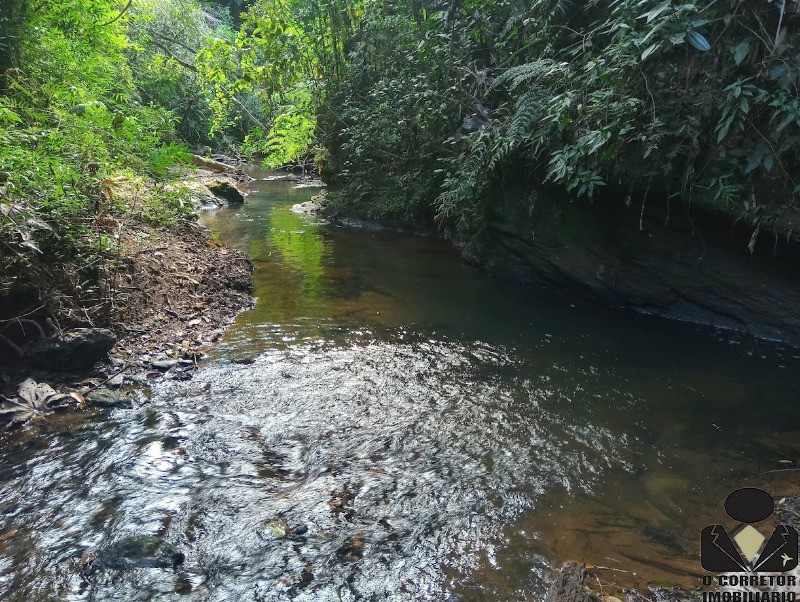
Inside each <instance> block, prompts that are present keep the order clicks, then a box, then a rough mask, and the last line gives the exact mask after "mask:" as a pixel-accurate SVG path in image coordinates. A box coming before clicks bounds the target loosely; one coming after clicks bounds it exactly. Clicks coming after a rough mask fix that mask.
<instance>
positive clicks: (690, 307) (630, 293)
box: [464, 191, 800, 346]
mask: <svg viewBox="0 0 800 602" xmlns="http://www.w3.org/2000/svg"><path fill="white" fill-rule="evenodd" d="M513 194H514V193H513V192H511V191H509V192H508V193H507V197H508V198H511V197H512V196H513ZM634 205H635V204H633V205H629V206H626V205H625V203H623V202H621V201H620V202H601V201H596V202H595V203H590V202H578V201H575V202H569V200H568V199H558V198H553V197H548V196H547V194H546V193H542V194H540V196H539V198H537V200H536V202H535V204H534V205H533V208H532V210H531V211H530V213H524V214H520V213H514V212H512V210H511V209H510V207H513V206H515V205H514V204H512V203H510V202H508V203H503V202H500V203H498V206H497V212H496V215H495V217H494V219H492V220H491V221H490V224H489V226H488V227H487V228H486V230H485V231H484V232H482V233H480V234H479V235H477V236H475V237H474V238H472V239H471V240H470V241H469V242H468V243H467V244H466V246H465V248H464V257H465V258H466V259H467V260H468V261H471V262H473V263H476V264H480V265H482V266H485V267H486V268H487V269H488V270H490V271H491V272H492V273H494V274H497V275H499V276H503V277H508V278H512V279H515V280H519V281H522V282H525V283H528V284H532V285H534V286H540V287H541V286H544V287H551V288H554V289H558V290H564V291H567V292H569V293H572V294H579V295H582V296H588V297H591V298H594V299H596V300H599V301H600V302H602V303H605V304H608V305H611V306H615V307H623V308H627V309H631V310H634V311H637V312H641V313H646V314H653V315H657V316H663V317H666V318H671V319H676V320H682V321H686V322H691V323H697V324H703V325H708V326H713V327H718V328H724V329H730V330H735V331H739V332H743V333H747V334H751V335H754V336H756V337H759V338H764V339H768V340H775V341H781V342H786V343H789V344H792V345H794V346H798V345H800V272H798V268H797V266H798V262H797V261H796V259H797V258H798V256H800V247H798V245H797V243H796V242H794V241H793V240H791V239H790V240H789V241H787V240H785V237H784V238H783V239H781V240H778V239H777V238H776V236H775V235H773V234H771V233H768V232H766V231H764V232H761V233H760V234H759V235H757V236H756V237H755V238H753V231H754V229H753V227H751V226H750V225H749V224H746V223H741V222H735V221H734V220H732V219H731V218H730V216H724V215H713V214H710V213H706V212H704V211H702V210H700V209H698V208H691V210H689V209H688V208H687V207H685V206H684V205H682V204H681V202H680V201H673V202H672V204H671V205H670V204H668V203H659V204H657V203H655V202H652V203H651V204H650V205H649V206H647V205H646V206H645V207H644V209H643V208H642V207H641V206H634ZM753 240H754V241H755V242H753V251H754V252H753V253H752V254H751V252H750V250H749V249H748V245H749V244H750V243H751V242H752V241H753Z"/></svg>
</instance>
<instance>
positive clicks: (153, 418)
mask: <svg viewBox="0 0 800 602" xmlns="http://www.w3.org/2000/svg"><path fill="white" fill-rule="evenodd" d="M255 174H256V175H257V176H258V177H259V178H260V179H259V180H258V181H256V182H254V183H253V184H252V186H251V191H252V194H251V196H250V197H249V199H248V202H247V203H246V204H245V205H243V206H239V207H231V208H227V209H223V210H220V211H218V212H216V213H214V214H212V215H209V216H206V218H205V219H204V221H205V223H206V224H207V225H208V226H209V227H210V228H211V229H212V230H213V231H214V232H215V236H217V237H218V238H219V240H221V241H223V242H224V243H226V244H228V245H231V246H236V247H239V248H241V249H243V250H245V251H247V252H248V253H249V254H250V255H251V257H252V258H253V260H254V263H255V268H256V271H255V285H256V294H257V296H258V304H257V305H256V307H255V308H254V309H253V310H252V311H250V312H247V313H245V314H242V315H241V316H240V318H239V319H238V321H237V323H236V325H235V326H234V327H233V328H232V329H231V330H230V331H229V332H228V333H227V334H226V336H225V338H224V339H223V341H222V342H221V344H220V345H219V346H218V347H217V348H216V349H214V350H213V351H212V352H211V355H210V357H209V359H208V360H207V361H206V362H205V363H204V365H203V366H202V367H201V369H200V370H199V371H198V372H197V374H196V375H195V377H194V379H193V380H191V381H189V382H170V383H165V384H162V385H158V386H156V387H154V389H153V392H152V395H151V397H150V399H149V400H145V399H143V398H142V399H141V400H140V402H139V403H137V404H136V407H134V408H133V409H116V410H113V411H109V412H106V413H104V414H99V415H95V416H93V417H90V418H86V417H84V416H81V415H71V416H69V417H62V418H59V419H57V420H53V421H51V422H47V423H45V424H42V425H39V426H37V427H36V428H35V429H29V430H27V431H25V432H23V433H18V434H16V435H14V436H13V437H11V438H9V439H7V440H5V441H3V443H2V449H0V513H2V514H1V515H0V599H3V600H15V601H16V600H20V601H22V600H24V601H38V600H71V601H79V600H87V601H89V600H97V601H105V600H124V601H133V600H136V601H138V600H142V601H144V600H164V601H166V600H210V601H234V602H238V601H262V600H263V601H267V600H270V601H271V600H290V599H294V600H307V601H312V600H313V601H327V600H337V601H338V600H375V601H378V600H398V601H399V600H432V601H439V600H464V601H472V600H475V601H478V600H538V599H540V598H541V596H542V594H543V593H544V591H545V589H546V586H547V579H548V578H549V576H551V574H552V573H551V572H549V569H550V568H552V567H557V566H558V565H559V564H560V563H561V562H563V561H565V560H570V559H572V560H580V561H586V562H589V563H592V564H595V565H601V566H604V567H608V569H606V570H604V571H602V574H603V575H604V579H607V581H608V583H612V582H613V583H619V584H624V585H639V586H641V587H644V586H646V585H647V584H648V583H649V584H673V583H674V584H679V585H684V586H691V585H694V584H696V576H697V575H698V574H699V573H700V571H701V569H700V566H699V562H698V550H699V541H698V539H699V532H700V530H701V529H702V527H703V526H705V525H707V524H712V523H715V522H724V520H721V519H722V518H723V514H724V513H723V510H722V500H723V499H724V497H725V496H726V495H727V493H728V492H729V491H731V490H732V489H734V488H736V487H739V486H742V485H744V484H758V485H760V486H764V487H766V488H768V489H770V490H771V491H772V493H774V494H775V495H783V494H787V493H794V492H796V491H797V490H798V488H800V485H799V484H798V483H797V478H796V476H795V475H796V474H797V473H794V472H768V471H775V470H778V469H781V468H783V467H785V466H787V465H786V464H785V463H784V464H782V463H781V460H791V461H794V460H796V459H797V458H798V455H797V447H798V445H797V442H798V440H800V438H799V437H800V403H798V401H797V400H798V393H800V379H798V376H797V371H798V368H799V367H800V357H799V356H798V354H797V352H796V351H785V350H781V349H778V348H775V347H773V346H770V345H767V344H762V343H756V342H753V341H750V340H748V339H741V338H739V337H738V336H735V335H732V334H730V333H713V332H710V331H708V330H701V329H698V328H695V327H693V326H690V325H684V324H679V323H673V322H667V321H662V320H659V319H655V318H649V317H646V316H638V315H632V314H630V313H626V312H618V311H615V310H610V309H605V308H600V307H597V306H594V305H592V304H590V303H587V302H584V301H581V300H576V299H565V298H560V297H558V296H552V295H546V294H542V293H540V292H537V291H535V290H530V289H525V288H521V287H518V286H515V285H512V284H507V283H502V282H497V281H494V280H492V279H490V278H489V277H488V276H486V275H485V274H483V273H481V272H479V271H476V270H474V269H473V268H471V267H469V266H467V265H465V264H464V263H462V261H461V260H460V258H459V253H458V251H457V250H456V249H455V248H454V247H453V246H452V245H451V244H449V243H447V242H446V241H442V240H439V239H436V238H433V237H427V236H420V235H415V234H413V233H408V232H406V233H402V232H395V231H393V230H386V229H384V230H379V229H375V228H370V227H357V228H354V227H342V226H336V225H332V224H328V223H326V222H324V221H322V220H320V219H319V218H316V217H314V216H308V215H301V214H297V213H295V212H293V211H292V210H291V206H292V205H293V204H295V203H300V202H303V201H306V200H308V199H309V198H310V197H311V196H312V195H314V194H316V193H317V190H316V189H313V188H304V187H297V186H296V183H295V182H293V181H291V180H285V179H276V178H275V176H274V174H268V173H263V172H255ZM138 535H148V536H157V537H160V538H163V539H164V540H166V541H167V542H169V543H170V544H171V545H172V546H174V547H175V548H177V549H178V550H180V551H181V553H182V554H184V555H185V561H184V562H183V563H182V564H181V565H180V566H179V567H178V568H176V569H173V568H172V567H163V566H162V567H145V568H134V569H128V570H113V569H105V570H100V571H97V572H95V573H94V574H93V575H91V576H90V577H89V578H88V579H84V578H82V577H81V576H80V575H78V574H77V573H76V572H75V567H76V564H77V562H78V560H79V559H81V558H86V556H87V555H88V554H91V553H93V551H95V550H103V549H104V547H107V546H109V545H110V544H112V543H113V542H115V541H120V540H123V539H124V538H126V537H130V536H138Z"/></svg>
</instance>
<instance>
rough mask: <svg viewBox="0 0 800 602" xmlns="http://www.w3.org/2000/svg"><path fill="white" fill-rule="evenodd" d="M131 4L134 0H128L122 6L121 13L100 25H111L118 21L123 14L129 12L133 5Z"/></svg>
mask: <svg viewBox="0 0 800 602" xmlns="http://www.w3.org/2000/svg"><path fill="white" fill-rule="evenodd" d="M131 4H133V0H128V3H127V4H126V5H125V6H124V7H123V8H122V10H121V11H119V14H118V15H117V16H116V17H114V18H113V19H111V20H110V21H108V22H107V23H103V24H102V25H100V27H106V26H107V25H111V24H112V23H113V22H114V21H118V20H119V19H121V18H122V15H124V14H125V13H126V12H128V9H129V8H130V7H131Z"/></svg>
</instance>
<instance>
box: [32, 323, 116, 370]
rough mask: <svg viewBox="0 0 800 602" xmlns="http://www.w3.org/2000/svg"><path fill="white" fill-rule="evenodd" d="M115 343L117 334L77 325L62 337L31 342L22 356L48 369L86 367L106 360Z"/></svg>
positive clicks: (80, 368) (35, 364)
mask: <svg viewBox="0 0 800 602" xmlns="http://www.w3.org/2000/svg"><path fill="white" fill-rule="evenodd" d="M116 342H117V336H116V335H115V334H114V333H113V332H111V331H110V330H108V329H106V328H76V329H74V330H71V331H69V332H67V333H65V334H64V335H63V336H62V337H56V338H52V339H41V340H38V341H34V342H33V343H32V344H30V345H29V346H28V347H27V348H26V349H25V357H26V359H27V360H28V361H29V362H30V363H31V364H33V365H34V366H38V367H40V368H46V369H49V370H58V371H64V372H68V371H71V370H88V369H89V368H91V367H92V366H93V365H94V364H96V363H97V362H99V361H104V360H106V359H107V358H108V352H109V351H111V349H112V347H114V345H115V344H116Z"/></svg>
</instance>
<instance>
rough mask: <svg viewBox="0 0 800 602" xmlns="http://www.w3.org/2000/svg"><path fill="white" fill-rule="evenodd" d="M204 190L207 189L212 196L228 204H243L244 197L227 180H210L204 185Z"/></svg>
mask: <svg viewBox="0 0 800 602" xmlns="http://www.w3.org/2000/svg"><path fill="white" fill-rule="evenodd" d="M206 188H208V189H209V190H210V191H211V194H213V195H214V196H216V197H219V198H221V199H224V200H226V201H228V202H229V203H234V204H241V203H244V195H243V194H242V193H241V192H240V191H239V189H238V188H236V186H234V185H233V184H231V183H230V182H229V181H228V180H212V181H211V182H207V183H206Z"/></svg>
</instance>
